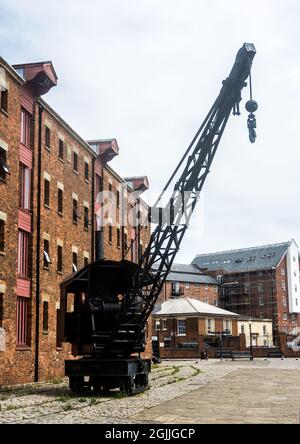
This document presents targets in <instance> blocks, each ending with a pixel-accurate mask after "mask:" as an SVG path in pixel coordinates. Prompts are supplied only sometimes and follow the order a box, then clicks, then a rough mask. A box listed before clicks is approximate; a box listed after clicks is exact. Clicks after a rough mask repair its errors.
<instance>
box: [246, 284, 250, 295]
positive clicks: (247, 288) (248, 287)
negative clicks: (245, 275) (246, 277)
mask: <svg viewBox="0 0 300 444" xmlns="http://www.w3.org/2000/svg"><path fill="white" fill-rule="evenodd" d="M245 293H247V294H248V293H250V282H246V283H245Z"/></svg>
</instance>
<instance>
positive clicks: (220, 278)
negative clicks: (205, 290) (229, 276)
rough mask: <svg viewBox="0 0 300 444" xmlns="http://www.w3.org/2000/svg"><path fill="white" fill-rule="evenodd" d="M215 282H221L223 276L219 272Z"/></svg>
mask: <svg viewBox="0 0 300 444" xmlns="http://www.w3.org/2000/svg"><path fill="white" fill-rule="evenodd" d="M217 282H218V284H222V282H223V276H222V275H221V274H219V275H218V276H217Z"/></svg>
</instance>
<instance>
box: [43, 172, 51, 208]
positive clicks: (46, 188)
mask: <svg viewBox="0 0 300 444" xmlns="http://www.w3.org/2000/svg"><path fill="white" fill-rule="evenodd" d="M44 205H45V206H46V207H49V206H50V181H49V180H48V179H44Z"/></svg>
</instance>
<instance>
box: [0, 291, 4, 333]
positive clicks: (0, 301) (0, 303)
mask: <svg viewBox="0 0 300 444" xmlns="http://www.w3.org/2000/svg"><path fill="white" fill-rule="evenodd" d="M3 320H4V297H3V293H0V327H3Z"/></svg>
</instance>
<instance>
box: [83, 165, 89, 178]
mask: <svg viewBox="0 0 300 444" xmlns="http://www.w3.org/2000/svg"><path fill="white" fill-rule="evenodd" d="M84 178H85V180H87V181H88V180H89V164H88V162H84Z"/></svg>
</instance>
